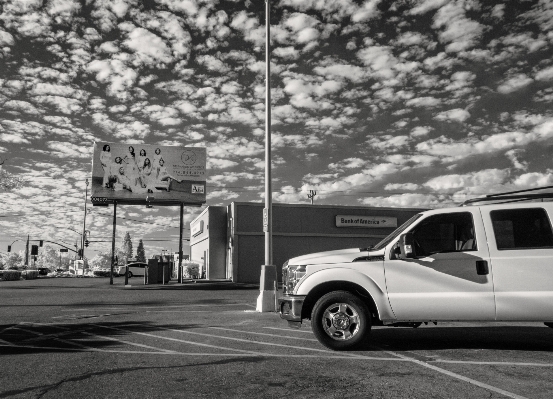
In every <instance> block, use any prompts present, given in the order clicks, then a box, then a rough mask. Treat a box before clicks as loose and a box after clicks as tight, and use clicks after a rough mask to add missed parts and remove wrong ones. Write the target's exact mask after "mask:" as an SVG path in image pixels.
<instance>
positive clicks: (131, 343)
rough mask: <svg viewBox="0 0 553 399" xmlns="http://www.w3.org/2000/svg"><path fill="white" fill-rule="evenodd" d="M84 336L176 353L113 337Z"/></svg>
mask: <svg viewBox="0 0 553 399" xmlns="http://www.w3.org/2000/svg"><path fill="white" fill-rule="evenodd" d="M84 334H85V335H89V336H93V337H97V338H101V339H105V340H108V341H114V342H120V343H122V344H126V345H132V346H138V347H139V348H146V349H152V350H155V351H158V352H163V353H176V352H175V351H172V350H169V349H162V348H156V347H153V346H149V345H144V344H138V343H135V342H130V341H125V340H123V339H117V338H113V337H106V336H104V335H98V334H92V333H84Z"/></svg>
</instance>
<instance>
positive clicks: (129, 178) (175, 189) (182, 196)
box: [91, 142, 206, 205]
mask: <svg viewBox="0 0 553 399" xmlns="http://www.w3.org/2000/svg"><path fill="white" fill-rule="evenodd" d="M146 197H149V202H150V203H152V204H166V205H175V204H180V203H185V204H191V205H201V204H204V203H205V202H206V149H205V148H202V147H184V146H183V147H174V146H159V145H146V144H123V143H107V142H97V143H94V153H93V156H92V191H91V199H92V203H94V204H99V203H106V202H108V203H110V202H113V201H117V203H121V204H141V203H142V204H146V203H147V201H146ZM152 198H153V200H152Z"/></svg>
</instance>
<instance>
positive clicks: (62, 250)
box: [60, 248, 69, 252]
mask: <svg viewBox="0 0 553 399" xmlns="http://www.w3.org/2000/svg"><path fill="white" fill-rule="evenodd" d="M60 252H69V250H68V249H67V248H60Z"/></svg>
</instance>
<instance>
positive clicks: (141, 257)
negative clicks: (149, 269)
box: [136, 239, 146, 262]
mask: <svg viewBox="0 0 553 399" xmlns="http://www.w3.org/2000/svg"><path fill="white" fill-rule="evenodd" d="M136 260H137V261H138V262H146V251H145V250H144V243H143V242H142V239H140V241H138V247H136Z"/></svg>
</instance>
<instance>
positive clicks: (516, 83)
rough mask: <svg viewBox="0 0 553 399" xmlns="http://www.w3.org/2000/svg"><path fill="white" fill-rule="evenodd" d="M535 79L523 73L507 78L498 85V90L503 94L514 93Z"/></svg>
mask: <svg viewBox="0 0 553 399" xmlns="http://www.w3.org/2000/svg"><path fill="white" fill-rule="evenodd" d="M533 81H534V80H533V79H532V78H530V77H528V76H526V75H525V74H523V73H521V74H518V75H515V76H512V77H510V78H509V79H507V80H506V81H505V82H503V83H502V84H501V85H499V86H498V88H497V91H498V92H500V93H502V94H509V93H513V92H515V91H517V90H520V89H522V88H524V87H526V86H528V85H529V84H530V83H532V82H533Z"/></svg>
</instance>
